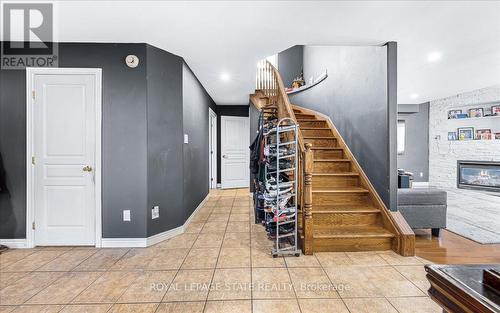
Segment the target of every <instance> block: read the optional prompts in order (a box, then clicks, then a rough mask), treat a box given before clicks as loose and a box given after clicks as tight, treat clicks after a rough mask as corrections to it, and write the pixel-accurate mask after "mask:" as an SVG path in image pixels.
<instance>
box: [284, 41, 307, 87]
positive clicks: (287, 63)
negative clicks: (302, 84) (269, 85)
mask: <svg viewBox="0 0 500 313" xmlns="http://www.w3.org/2000/svg"><path fill="white" fill-rule="evenodd" d="M303 50H304V46H302V45H297V46H293V47H290V48H288V49H286V50H284V51H282V52H280V53H279V54H278V70H279V72H280V75H281V78H282V79H283V83H284V84H285V87H290V86H291V85H292V82H293V80H294V79H295V77H298V76H300V73H301V72H302V59H303Z"/></svg>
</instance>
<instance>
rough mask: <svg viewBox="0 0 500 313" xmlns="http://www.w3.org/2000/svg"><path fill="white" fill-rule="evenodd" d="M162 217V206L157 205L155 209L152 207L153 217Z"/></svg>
mask: <svg viewBox="0 0 500 313" xmlns="http://www.w3.org/2000/svg"><path fill="white" fill-rule="evenodd" d="M159 217H160V207H159V206H157V205H155V206H154V207H153V209H151V219H152V220H154V219H155V218H159Z"/></svg>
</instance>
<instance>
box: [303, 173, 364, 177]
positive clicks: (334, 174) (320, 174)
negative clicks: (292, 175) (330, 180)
mask: <svg viewBox="0 0 500 313" xmlns="http://www.w3.org/2000/svg"><path fill="white" fill-rule="evenodd" d="M312 175H313V177H314V176H359V173H356V172H338V173H312Z"/></svg>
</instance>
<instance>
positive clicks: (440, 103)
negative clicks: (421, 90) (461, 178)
mask: <svg viewBox="0 0 500 313" xmlns="http://www.w3.org/2000/svg"><path fill="white" fill-rule="evenodd" d="M495 101H500V85H497V86H493V87H488V88H483V89H478V90H474V91H471V92H466V93H461V94H458V95H456V96H452V97H447V98H443V99H439V100H435V101H431V102H430V106H429V185H431V186H436V187H441V188H456V185H457V160H473V161H476V160H480V161H500V140H470V141H448V132H449V131H453V130H454V128H456V127H457V126H459V127H466V126H473V127H475V128H493V131H497V132H499V131H500V118H489V119H488V118H486V119H484V120H479V119H471V121H461V122H459V121H449V120H448V111H449V110H451V109H457V108H467V107H468V106H471V105H475V104H478V107H481V106H485V105H481V104H484V103H488V102H495ZM493 124H496V125H498V126H492V125H493ZM476 126H477V127H476ZM455 131H456V129H455Z"/></svg>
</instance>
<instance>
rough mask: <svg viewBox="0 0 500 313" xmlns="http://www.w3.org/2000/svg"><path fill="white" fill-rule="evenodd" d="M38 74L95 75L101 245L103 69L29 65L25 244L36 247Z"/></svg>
mask: <svg viewBox="0 0 500 313" xmlns="http://www.w3.org/2000/svg"><path fill="white" fill-rule="evenodd" d="M37 74H42V75H43V74H49V75H50V74H54V75H59V74H66V75H94V77H95V97H96V98H95V104H96V110H95V112H96V114H95V121H96V124H95V125H96V133H95V134H96V138H95V145H96V147H95V172H94V173H95V184H94V188H95V210H96V212H95V246H96V247H97V248H100V247H101V239H102V215H101V212H102V200H101V199H102V195H101V174H102V169H101V166H102V161H101V129H102V125H101V124H102V122H101V121H102V69H100V68H45V67H33V68H31V67H30V68H26V247H27V248H33V247H34V246H35V232H34V230H33V228H32V225H33V222H34V217H35V206H34V191H35V188H34V183H35V182H34V167H33V165H32V163H31V162H32V159H31V158H32V156H33V151H34V140H33V138H34V134H33V117H34V116H33V100H34V99H33V90H34V87H35V80H34V78H35V75H37Z"/></svg>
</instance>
